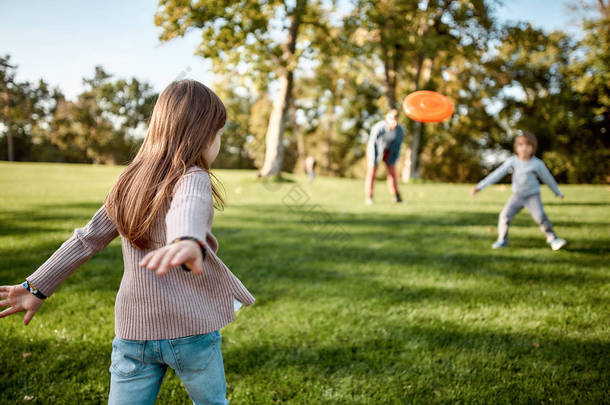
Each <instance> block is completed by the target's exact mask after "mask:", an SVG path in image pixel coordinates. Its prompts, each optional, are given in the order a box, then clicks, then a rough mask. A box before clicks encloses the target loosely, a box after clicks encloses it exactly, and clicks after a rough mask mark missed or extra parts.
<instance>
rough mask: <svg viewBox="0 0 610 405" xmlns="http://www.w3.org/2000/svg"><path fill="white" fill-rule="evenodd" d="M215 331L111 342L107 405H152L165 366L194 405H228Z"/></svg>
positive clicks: (216, 332)
mask: <svg viewBox="0 0 610 405" xmlns="http://www.w3.org/2000/svg"><path fill="white" fill-rule="evenodd" d="M220 342H221V337H220V333H219V332H218V331H215V332H210V333H207V334H205V335H193V336H187V337H183V338H177V339H165V340H124V339H119V338H118V337H115V338H114V341H113V342H112V364H111V365H110V375H111V377H110V394H109V396H108V404H109V405H119V404H125V405H127V404H129V405H152V404H154V403H155V399H156V398H157V395H158V393H159V389H160V388H161V383H162V382H163V377H164V376H165V371H166V370H167V367H168V366H169V367H171V368H172V369H174V371H175V372H176V375H177V376H178V378H180V381H182V384H183V385H184V387H185V388H186V391H187V392H188V394H189V396H190V397H191V400H192V401H193V403H194V404H196V405H199V404H223V405H224V404H228V403H229V401H227V400H226V390H227V388H226V381H225V371H224V365H223V362H222V353H221V352H220Z"/></svg>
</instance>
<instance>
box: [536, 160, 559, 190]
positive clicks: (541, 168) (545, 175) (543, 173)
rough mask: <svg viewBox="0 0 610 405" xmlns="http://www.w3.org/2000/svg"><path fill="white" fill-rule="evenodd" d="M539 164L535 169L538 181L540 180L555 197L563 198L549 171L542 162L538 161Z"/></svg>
mask: <svg viewBox="0 0 610 405" xmlns="http://www.w3.org/2000/svg"><path fill="white" fill-rule="evenodd" d="M539 162H540V164H538V165H537V167H536V174H538V177H539V178H540V180H542V182H543V183H544V184H546V185H547V186H549V188H550V189H551V190H553V193H555V195H556V196H557V197H561V198H563V193H562V192H561V190H559V186H558V185H557V182H556V181H555V178H554V177H553V175H552V174H551V172H550V171H549V169H548V168H547V167H546V165H545V164H544V162H543V161H542V160H540V161H539Z"/></svg>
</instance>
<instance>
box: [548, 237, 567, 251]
mask: <svg viewBox="0 0 610 405" xmlns="http://www.w3.org/2000/svg"><path fill="white" fill-rule="evenodd" d="M567 243H568V242H566V240H565V239H561V238H555V239H553V240H552V241H551V242H550V243H549V245H551V249H553V250H559V249H561V248H562V247H564V246H565V245H566V244H567Z"/></svg>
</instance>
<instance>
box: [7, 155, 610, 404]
mask: <svg viewBox="0 0 610 405" xmlns="http://www.w3.org/2000/svg"><path fill="white" fill-rule="evenodd" d="M120 171H121V168H120V167H106V166H95V165H63V164H33V163H15V164H9V163H0V253H1V254H0V284H16V283H19V282H21V281H23V279H24V278H25V277H26V276H27V275H29V274H30V273H31V272H32V271H34V270H35V269H36V267H37V266H39V265H40V264H41V263H42V262H43V261H44V260H45V259H46V258H47V257H48V256H49V255H50V254H51V253H52V252H53V251H54V250H55V249H56V248H57V247H58V246H59V245H60V244H61V243H62V242H63V241H64V240H65V239H67V238H69V237H70V236H71V234H72V231H73V229H74V228H76V227H80V226H83V225H84V224H86V222H87V221H88V219H89V218H90V217H91V215H92V214H93V213H94V212H95V211H96V209H97V208H98V207H99V206H100V205H101V204H102V201H103V198H104V196H105V194H106V193H107V191H108V189H109V187H110V186H111V185H112V183H113V181H114V179H115V178H116V176H117V175H118V174H119V173H120ZM217 174H218V177H219V178H220V179H221V180H222V181H223V182H224V185H225V188H226V192H227V197H228V205H227V207H226V209H225V210H224V211H223V212H217V213H216V218H215V221H214V228H213V229H214V233H215V235H216V236H217V237H218V239H219V242H220V250H219V256H220V257H221V258H222V259H223V260H224V261H225V263H227V265H228V266H229V267H230V268H231V269H232V270H233V272H234V273H235V274H236V275H237V276H238V277H239V278H240V279H241V280H242V281H243V283H244V284H245V285H246V286H247V287H248V288H249V289H250V291H251V292H252V293H253V294H254V295H255V297H256V298H257V302H256V304H255V305H254V306H252V307H249V308H244V309H242V310H240V313H239V316H238V318H237V320H236V321H235V322H234V323H232V324H231V325H229V326H227V327H226V328H224V329H223V330H222V334H223V353H224V361H225V369H226V374H227V385H228V397H229V399H230V401H231V403H232V404H271V403H290V404H326V403H339V404H382V403H406V404H409V403H414V404H436V403H439V404H441V403H446V404H458V403H466V404H477V403H480V404H519V403H549V404H551V403H552V404H572V403H579V404H581V403H592V404H601V403H610V312H609V309H608V308H609V307H610V267H609V265H608V263H609V258H610V255H609V253H610V210H609V208H610V188H609V187H608V186H588V185H583V186H562V190H563V192H564V193H565V195H566V198H565V200H563V201H561V200H559V199H557V198H555V197H553V196H552V194H551V192H550V191H549V190H548V189H547V188H546V187H545V188H544V190H543V192H542V198H543V201H544V202H545V208H546V211H547V214H548V215H549V217H550V219H551V221H552V222H553V224H554V226H555V228H556V231H557V233H558V234H559V236H561V237H563V238H565V239H567V240H568V246H567V248H566V249H565V250H562V251H558V252H553V251H552V250H551V249H550V248H549V247H548V246H547V245H546V244H545V242H544V237H543V235H542V233H541V232H540V231H539V229H538V228H537V226H536V225H535V224H534V223H533V221H532V219H531V218H530V217H529V216H528V215H527V214H526V213H521V214H519V215H518V216H517V217H516V219H515V221H514V224H513V226H512V228H511V245H510V247H509V248H507V249H504V250H500V251H493V250H491V249H490V246H491V243H492V242H493V241H494V238H495V223H496V221H497V214H498V213H499V211H500V209H501V208H502V205H503V204H504V202H505V201H506V199H507V198H508V197H509V195H510V188H509V187H506V186H495V187H491V188H489V189H487V190H485V191H484V192H482V193H481V194H480V195H478V196H477V197H476V198H471V197H470V196H469V194H468V191H469V189H470V188H471V186H469V185H457V184H455V185H454V184H427V183H423V184H414V185H401V189H402V193H403V197H405V200H406V203H405V204H401V205H397V204H394V203H393V202H392V201H391V199H390V196H389V195H388V193H387V191H386V187H385V184H384V182H382V181H380V182H378V184H377V186H376V187H377V188H376V204H375V205H373V206H371V207H369V206H365V205H364V204H363V190H362V189H363V187H362V182H361V181H359V180H350V179H336V178H319V179H316V181H315V182H314V183H313V184H309V183H308V182H307V181H306V179H305V178H304V177H302V176H287V177H288V181H286V182H282V183H265V184H263V183H261V182H259V181H257V180H256V179H255V173H254V172H251V171H218V173H217ZM121 275H122V259H121V247H120V241H119V240H118V239H117V240H115V241H114V242H112V243H111V244H110V245H109V246H108V247H107V248H106V249H105V250H103V251H102V252H100V253H98V254H97V255H96V256H94V257H93V258H92V259H91V260H90V261H89V262H88V263H86V264H85V265H84V266H82V268H81V269H79V270H78V271H77V272H76V273H75V274H74V275H72V276H71V277H70V278H69V279H68V280H67V281H66V282H65V283H64V284H63V285H62V286H61V287H60V288H59V289H58V291H57V292H56V294H55V295H53V296H52V297H51V298H50V299H49V300H48V301H47V302H46V303H45V304H44V305H43V307H42V308H41V310H40V311H39V312H38V314H37V315H36V317H35V318H34V320H33V321H32V323H31V324H30V325H29V326H28V327H24V326H23V324H22V323H21V320H22V316H21V315H19V316H12V317H9V318H6V319H2V320H0V370H1V371H0V375H1V377H2V378H0V403H2V404H21V403H24V397H25V396H29V397H33V399H31V400H30V401H26V402H25V403H40V404H81V403H87V404H88V403H105V402H106V397H107V392H108V387H109V373H108V367H109V365H110V352H111V341H112V338H113V336H114V335H113V304H114V299H115V295H116V292H117V289H118V286H119V283H120V279H121ZM157 403H160V404H188V403H190V402H189V400H188V397H187V395H186V393H185V391H184V389H183V388H182V387H181V385H180V382H179V380H178V379H177V378H176V377H175V375H174V374H173V373H172V372H169V373H168V376H167V378H166V380H165V382H164V384H163V387H162V388H161V392H160V396H159V400H158V402H157Z"/></svg>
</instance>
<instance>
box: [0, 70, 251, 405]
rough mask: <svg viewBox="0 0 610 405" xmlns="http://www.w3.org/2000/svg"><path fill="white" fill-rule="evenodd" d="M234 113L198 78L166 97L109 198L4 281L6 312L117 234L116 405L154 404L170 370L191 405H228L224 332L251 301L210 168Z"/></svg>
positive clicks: (0, 295)
mask: <svg viewBox="0 0 610 405" xmlns="http://www.w3.org/2000/svg"><path fill="white" fill-rule="evenodd" d="M225 121H226V110H225V107H224V105H223V103H222V102H221V101H220V99H219V98H218V96H216V94H214V92H212V90H210V89H209V88H207V87H206V86H204V85H203V84H201V83H199V82H196V81H193V80H182V81H179V82H174V83H171V84H170V85H169V86H168V87H167V88H166V89H165V90H164V91H163V93H162V94H161V95H160V96H159V99H158V101H157V103H156V105H155V108H154V110H153V114H152V117H151V121H150V125H149V128H148V132H147V134H146V138H145V139H144V142H143V144H142V146H141V148H140V150H139V151H138V153H137V155H136V157H135V158H134V160H133V161H132V162H131V164H129V166H127V168H126V169H125V170H124V171H123V173H122V174H121V175H120V176H119V178H118V180H117V181H116V183H115V184H114V186H113V187H112V189H111V190H110V192H109V193H108V196H107V197H106V200H105V202H104V205H103V206H102V207H101V208H100V209H99V210H98V211H97V212H96V213H95V215H94V216H93V218H92V219H91V221H90V222H89V223H88V224H87V225H86V226H85V227H84V228H79V229H76V230H75V231H74V235H73V236H72V237H71V238H70V239H68V240H67V241H66V242H64V243H63V244H62V245H61V247H60V248H59V249H58V250H57V251H56V252H55V253H54V254H53V255H52V256H51V257H50V258H49V259H48V260H47V261H46V262H45V263H44V264H43V265H42V266H40V267H39V268H38V269H37V270H36V271H35V272H34V273H33V274H32V275H30V276H29V277H27V278H26V281H24V283H23V284H19V285H15V286H2V287H0V299H1V300H0V306H3V307H9V308H8V309H5V310H4V311H2V312H0V318H1V317H5V316H8V315H11V314H14V313H17V312H20V311H26V314H25V317H24V323H25V324H26V325H27V324H28V323H29V322H30V321H31V319H32V317H33V316H34V314H35V313H36V311H37V310H38V308H40V306H41V305H42V303H43V300H44V299H45V298H47V297H49V296H50V295H51V294H53V292H54V291H55V290H56V289H57V287H58V286H59V285H60V284H61V282H63V281H64V280H65V279H66V278H67V277H68V276H69V275H70V274H72V273H73V272H74V271H75V270H76V269H77V268H78V267H79V266H80V265H82V264H83V263H84V262H85V261H87V260H88V259H89V258H90V257H91V256H93V255H94V254H95V253H96V252H98V251H100V250H102V249H103V248H104V247H106V246H107V245H108V244H109V243H110V242H111V241H112V240H113V239H114V238H116V237H117V236H119V235H120V236H121V240H122V248H123V260H124V265H125V269H124V274H123V279H122V280H121V286H120V288H119V292H118V294H117V297H116V303H115V335H116V337H115V339H114V341H113V344H112V361H111V366H110V373H111V379H110V394H109V398H108V403H109V404H153V403H154V401H155V399H156V397H157V394H158V392H159V389H160V386H161V382H162V380H163V377H164V375H165V371H166V370H167V367H171V368H173V369H174V370H175V372H176V374H177V375H178V377H179V378H180V379H181V380H182V383H183V384H184V386H185V388H186V390H187V392H188V394H189V396H190V397H191V399H192V400H193V402H194V403H195V404H203V403H205V404H208V403H227V401H226V398H225V397H226V383H225V375H224V366H223V362H222V354H221V351H220V341H221V337H220V333H219V329H220V328H221V327H223V326H225V325H226V324H228V323H230V322H231V321H233V320H234V319H235V312H234V308H235V305H238V306H239V305H241V304H245V305H251V304H252V303H253V302H254V298H253V297H252V295H251V294H250V293H249V292H248V290H247V289H246V288H245V287H244V286H243V285H242V283H241V282H240V281H239V280H238V279H237V278H236V277H235V276H234V275H233V274H232V273H231V271H230V270H229V269H228V268H227V266H226V265H225V264H224V263H223V262H222V261H221V260H220V259H219V258H218V256H216V251H217V250H218V242H217V241H216V238H215V237H214V235H213V234H212V232H211V226H212V218H213V214H214V205H216V206H217V207H218V206H222V204H223V200H222V197H221V195H220V194H219V192H218V188H217V183H216V182H215V181H212V180H213V179H214V176H213V175H212V174H211V173H210V165H211V164H212V162H213V161H214V159H215V158H216V156H217V154H218V150H219V148H220V137H221V133H222V129H223V127H224V125H225Z"/></svg>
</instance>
